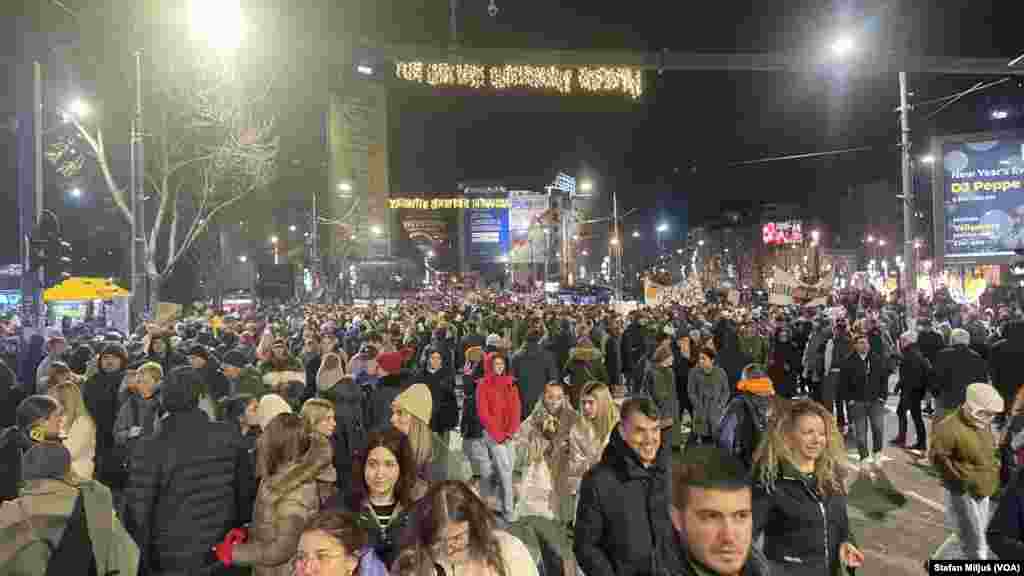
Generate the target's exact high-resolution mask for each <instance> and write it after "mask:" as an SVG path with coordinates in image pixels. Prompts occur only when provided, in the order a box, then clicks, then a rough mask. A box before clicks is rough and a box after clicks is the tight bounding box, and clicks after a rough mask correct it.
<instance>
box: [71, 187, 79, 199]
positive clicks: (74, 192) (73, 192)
mask: <svg viewBox="0 0 1024 576" xmlns="http://www.w3.org/2000/svg"><path fill="white" fill-rule="evenodd" d="M68 193H69V194H71V197H72V198H81V197H82V189H81V188H72V189H71V190H70V191H68Z"/></svg>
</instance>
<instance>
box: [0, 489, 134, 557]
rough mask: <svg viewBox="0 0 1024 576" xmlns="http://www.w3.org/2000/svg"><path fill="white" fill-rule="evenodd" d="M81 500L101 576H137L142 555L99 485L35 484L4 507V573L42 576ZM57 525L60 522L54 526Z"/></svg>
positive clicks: (0, 544) (0, 519) (0, 520)
mask: <svg viewBox="0 0 1024 576" xmlns="http://www.w3.org/2000/svg"><path fill="white" fill-rule="evenodd" d="M79 496H81V498H82V499H83V501H82V504H83V512H84V517H85V525H86V526H87V529H88V531H89V540H90V541H91V544H92V552H93V559H94V561H95V563H96V572H97V574H135V573H136V571H137V570H138V565H139V549H138V547H137V546H136V545H135V542H133V541H132V538H131V536H129V535H128V533H127V532H126V531H125V529H124V527H123V526H122V525H121V521H120V520H119V519H118V518H117V513H116V512H115V511H114V502H113V497H112V496H111V494H110V490H108V489H107V488H106V487H105V486H103V485H102V484H100V483H98V482H93V481H91V480H89V481H82V482H77V483H74V482H70V481H67V480H57V479H49V478H47V479H37V480H32V481H30V482H28V483H27V484H26V486H25V488H24V489H23V490H22V492H21V496H20V497H19V498H18V499H17V500H15V501H11V502H6V503H4V504H3V506H2V507H0V567H2V568H3V571H2V573H3V574H10V575H12V576H36V575H38V576H43V575H44V574H46V573H47V563H48V560H49V559H50V557H51V554H52V553H53V550H52V549H51V547H52V544H51V543H52V542H54V541H57V540H58V539H59V538H60V537H61V535H62V534H63V533H64V532H65V530H66V529H67V526H68V520H69V519H70V517H71V515H72V512H73V509H74V507H75V501H76V499H77V498H79ZM55 520H56V521H55Z"/></svg>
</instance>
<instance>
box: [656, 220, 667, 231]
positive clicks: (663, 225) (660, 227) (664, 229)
mask: <svg viewBox="0 0 1024 576" xmlns="http://www.w3.org/2000/svg"><path fill="white" fill-rule="evenodd" d="M658 232H668V224H665V223H664V222H663V223H661V224H658Z"/></svg>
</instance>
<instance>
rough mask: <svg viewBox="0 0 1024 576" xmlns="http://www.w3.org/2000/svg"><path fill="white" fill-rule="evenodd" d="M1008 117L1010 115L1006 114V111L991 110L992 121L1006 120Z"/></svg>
mask: <svg viewBox="0 0 1024 576" xmlns="http://www.w3.org/2000/svg"><path fill="white" fill-rule="evenodd" d="M1009 117H1010V113H1009V112H1007V111H1006V110H993V111H992V119H993V120H1006V119H1007V118H1009Z"/></svg>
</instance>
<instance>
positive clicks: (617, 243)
mask: <svg viewBox="0 0 1024 576" xmlns="http://www.w3.org/2000/svg"><path fill="white" fill-rule="evenodd" d="M608 243H609V244H611V245H612V246H618V245H619V239H618V238H612V239H611V240H609V241H608Z"/></svg>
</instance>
